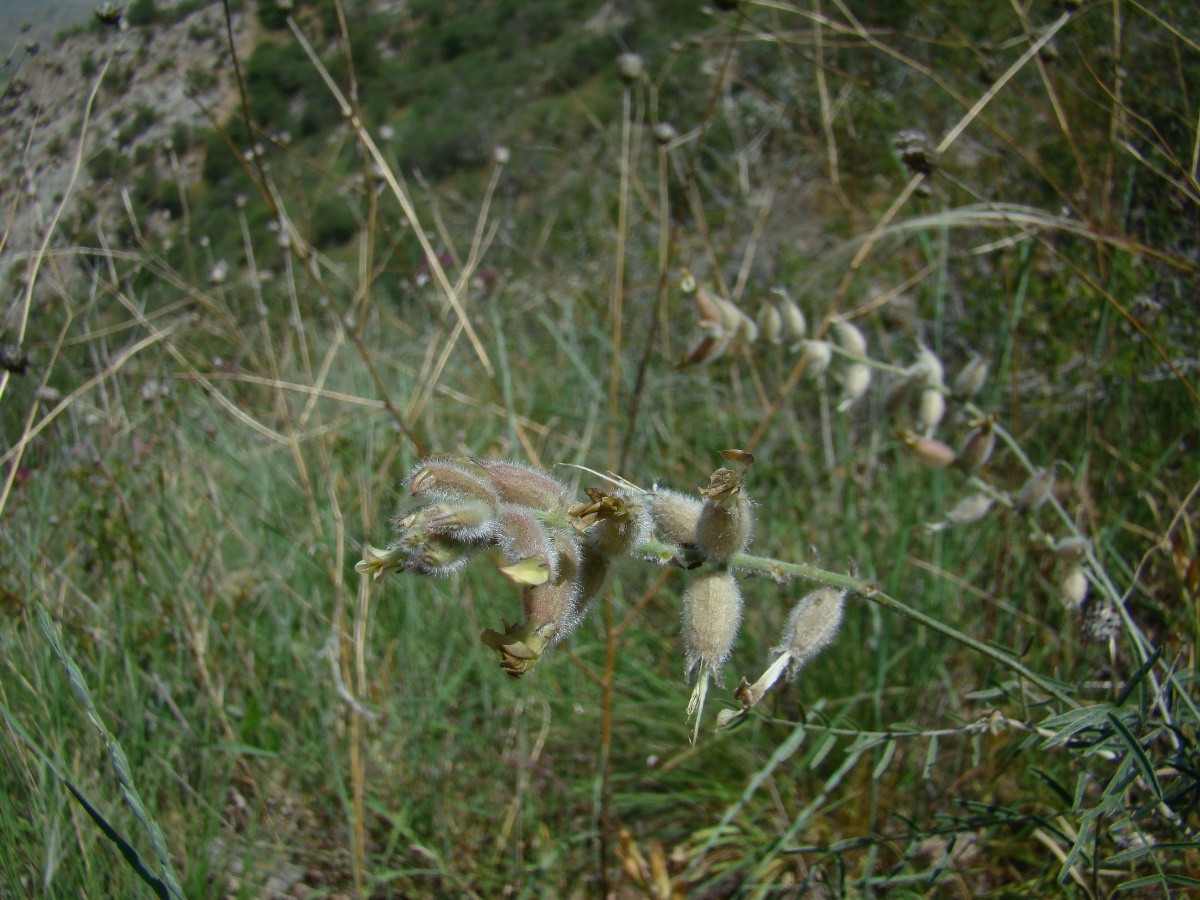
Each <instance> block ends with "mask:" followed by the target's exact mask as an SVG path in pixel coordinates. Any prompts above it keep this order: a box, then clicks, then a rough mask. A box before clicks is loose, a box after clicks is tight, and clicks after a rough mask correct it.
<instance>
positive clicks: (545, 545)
mask: <svg viewBox="0 0 1200 900" xmlns="http://www.w3.org/2000/svg"><path fill="white" fill-rule="evenodd" d="M496 526H497V534H496V541H497V543H498V544H499V545H500V551H501V552H502V553H503V554H504V557H505V559H507V560H508V562H509V565H507V566H505V567H503V568H501V570H500V571H501V572H502V573H503V574H504V575H506V576H507V577H508V578H510V579H511V580H513V581H515V582H516V583H517V584H520V585H534V584H544V583H545V582H547V581H554V580H556V576H557V575H558V553H557V552H556V551H555V548H554V546H553V544H552V543H551V541H550V538H549V536H548V535H547V534H546V529H545V528H543V527H542V523H541V522H540V521H538V519H537V517H536V516H534V515H533V513H531V512H530V511H529V510H528V509H526V508H524V507H521V506H516V505H514V504H505V505H504V506H501V507H500V514H499V516H498V517H497V520H496Z"/></svg>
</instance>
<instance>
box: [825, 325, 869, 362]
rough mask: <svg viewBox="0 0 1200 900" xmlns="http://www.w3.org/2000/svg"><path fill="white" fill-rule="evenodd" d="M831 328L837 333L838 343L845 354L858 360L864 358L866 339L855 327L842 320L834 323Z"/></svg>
mask: <svg viewBox="0 0 1200 900" xmlns="http://www.w3.org/2000/svg"><path fill="white" fill-rule="evenodd" d="M833 327H834V330H835V331H837V337H838V341H840V342H841V345H842V347H843V348H844V349H845V350H846V352H847V353H849V354H850V355H851V356H855V357H859V358H860V359H861V358H865V357H866V355H867V338H866V336H865V335H864V334H863V333H862V332H861V331H860V330H859V328H858V326H857V325H855V324H854V323H853V322H848V321H846V320H845V319H842V320H840V321H838V322H835V323H834V325H833Z"/></svg>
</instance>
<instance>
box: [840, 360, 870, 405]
mask: <svg viewBox="0 0 1200 900" xmlns="http://www.w3.org/2000/svg"><path fill="white" fill-rule="evenodd" d="M870 387H871V367H870V366H868V365H866V364H865V363H854V364H853V365H852V366H850V368H848V369H847V370H846V377H845V378H844V379H843V380H842V402H841V403H839V404H838V412H845V411H846V410H848V409H849V408H850V407H851V406H853V405H854V404H855V403H857V402H858V401H859V400H861V399H862V396H863V394H865V393H866V392H867V389H868V388H870Z"/></svg>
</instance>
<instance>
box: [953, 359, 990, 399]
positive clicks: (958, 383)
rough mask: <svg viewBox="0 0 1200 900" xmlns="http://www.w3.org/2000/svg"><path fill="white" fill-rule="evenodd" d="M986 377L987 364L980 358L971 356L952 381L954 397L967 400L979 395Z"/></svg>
mask: <svg viewBox="0 0 1200 900" xmlns="http://www.w3.org/2000/svg"><path fill="white" fill-rule="evenodd" d="M987 376H988V364H987V363H986V362H984V361H983V358H982V357H980V356H972V357H971V358H970V359H969V360H968V361H967V364H966V365H965V366H963V367H962V371H960V372H959V373H958V377H957V378H955V379H954V395H955V396H956V397H962V398H963V399H964V400H969V399H971V398H972V397H974V396H975V395H976V394H978V393H979V391H980V389H981V388H982V387H983V384H984V382H985V381H987Z"/></svg>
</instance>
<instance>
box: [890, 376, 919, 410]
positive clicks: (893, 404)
mask: <svg viewBox="0 0 1200 900" xmlns="http://www.w3.org/2000/svg"><path fill="white" fill-rule="evenodd" d="M915 386H916V382H915V381H914V380H913V378H912V377H911V376H910V375H903V376H901V377H899V378H897V379H896V380H894V381H893V382H892V383H891V384H890V385H889V386H888V390H887V395H886V396H885V397H884V398H883V409H884V411H885V412H886V413H887V414H888V415H889V416H894V415H895V414H896V413H898V412H900V410H901V409H903V408H904V407H905V406H907V405H908V401H909V400H911V399H912V395H913V388H914V387H915Z"/></svg>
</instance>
